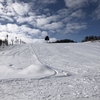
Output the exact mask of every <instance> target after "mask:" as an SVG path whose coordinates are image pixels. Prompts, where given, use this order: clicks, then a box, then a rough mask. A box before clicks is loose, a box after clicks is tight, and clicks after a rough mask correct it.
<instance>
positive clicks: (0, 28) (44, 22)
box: [0, 0, 100, 42]
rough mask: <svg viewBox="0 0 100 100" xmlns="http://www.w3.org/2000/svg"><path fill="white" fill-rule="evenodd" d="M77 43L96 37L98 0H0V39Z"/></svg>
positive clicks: (98, 32) (99, 30)
mask: <svg viewBox="0 0 100 100" xmlns="http://www.w3.org/2000/svg"><path fill="white" fill-rule="evenodd" d="M6 34H8V35H9V36H10V37H11V38H14V37H16V36H17V37H18V38H21V39H23V40H24V41H28V42H29V41H32V40H33V39H44V37H45V36H46V35H48V36H49V37H50V38H56V39H66V38H69V39H73V40H75V41H81V40H82V39H83V38H84V37H85V36H87V35H97V36H98V35H99V36H100V0H0V37H5V36H6Z"/></svg>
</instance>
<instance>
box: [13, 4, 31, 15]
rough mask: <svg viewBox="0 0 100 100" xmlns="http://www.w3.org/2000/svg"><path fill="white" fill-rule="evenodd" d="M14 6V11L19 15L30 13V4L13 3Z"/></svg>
mask: <svg viewBox="0 0 100 100" xmlns="http://www.w3.org/2000/svg"><path fill="white" fill-rule="evenodd" d="M12 7H13V9H14V11H15V12H16V13H17V14H18V15H21V16H23V15H26V14H28V12H29V10H30V6H29V5H28V4H27V3H23V2H22V3H17V2H16V3H13V4H12Z"/></svg>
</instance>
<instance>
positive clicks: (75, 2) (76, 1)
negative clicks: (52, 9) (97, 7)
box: [65, 0, 88, 9]
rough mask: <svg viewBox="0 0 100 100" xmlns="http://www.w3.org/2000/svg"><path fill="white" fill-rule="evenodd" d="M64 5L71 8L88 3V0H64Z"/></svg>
mask: <svg viewBox="0 0 100 100" xmlns="http://www.w3.org/2000/svg"><path fill="white" fill-rule="evenodd" d="M65 3H66V6H67V7H69V8H72V9H76V8H80V7H83V6H85V5H86V3H88V0H65Z"/></svg>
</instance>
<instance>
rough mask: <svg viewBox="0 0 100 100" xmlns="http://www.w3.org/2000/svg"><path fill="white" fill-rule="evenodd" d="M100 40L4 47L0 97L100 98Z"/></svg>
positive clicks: (31, 99) (0, 62)
mask: <svg viewBox="0 0 100 100" xmlns="http://www.w3.org/2000/svg"><path fill="white" fill-rule="evenodd" d="M99 51H100V42H95V43H91V42H88V43H68V44H66V43H65V44H64V43H61V44H56V43H53V44H52V43H51V44H49V43H36V44H35V43H34V44H21V45H13V46H8V47H5V48H2V47H0V100H18V99H19V100H100V53H99Z"/></svg>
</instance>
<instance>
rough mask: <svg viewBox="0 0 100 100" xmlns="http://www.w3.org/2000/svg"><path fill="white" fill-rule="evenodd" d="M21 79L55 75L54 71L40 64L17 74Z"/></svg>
mask: <svg viewBox="0 0 100 100" xmlns="http://www.w3.org/2000/svg"><path fill="white" fill-rule="evenodd" d="M18 74H19V75H21V76H22V77H27V76H28V77H31V76H32V77H35V78H36V77H38V78H40V77H46V76H51V75H53V74H55V72H54V70H52V69H51V68H50V67H48V66H46V65H42V64H33V65H30V66H29V67H27V68H25V69H24V70H22V71H20V72H19V73H18Z"/></svg>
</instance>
